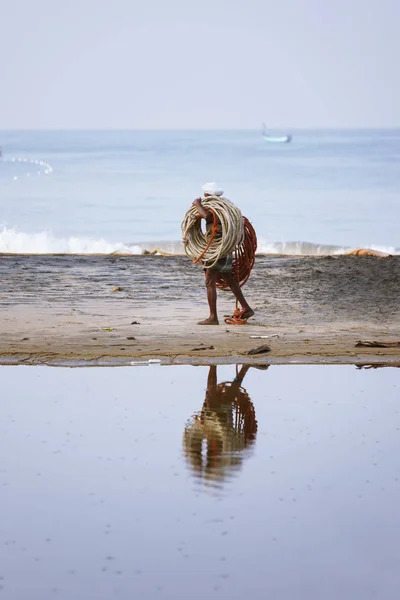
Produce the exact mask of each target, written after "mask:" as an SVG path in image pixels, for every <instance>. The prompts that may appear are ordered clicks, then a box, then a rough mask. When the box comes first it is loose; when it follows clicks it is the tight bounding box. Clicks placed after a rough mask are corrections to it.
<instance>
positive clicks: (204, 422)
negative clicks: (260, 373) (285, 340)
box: [183, 365, 268, 485]
mask: <svg viewBox="0 0 400 600" xmlns="http://www.w3.org/2000/svg"><path fill="white" fill-rule="evenodd" d="M249 368H250V365H244V366H242V367H241V368H240V369H238V368H237V372H236V377H235V378H234V380H233V381H225V382H223V383H219V384H218V383H217V367H216V366H210V371H209V374H208V379H207V391H206V397H205V400H204V404H203V408H202V410H201V411H200V412H198V413H195V414H194V415H193V417H192V418H191V419H190V420H189V421H188V422H187V423H186V426H185V432H184V436H183V445H184V452H185V457H186V460H187V462H188V464H189V465H190V467H191V469H192V471H193V474H194V475H195V476H196V477H198V478H200V479H201V480H203V482H204V483H205V484H206V485H218V483H220V482H222V481H224V480H225V479H229V478H230V477H232V476H233V475H234V474H235V472H236V471H237V470H238V469H239V468H240V467H241V465H242V461H243V458H244V456H245V455H246V454H248V452H249V449H250V448H251V446H252V445H253V444H254V442H255V439H256V434H257V420H256V415H255V411H254V406H253V404H252V402H251V400H250V397H249V395H248V393H247V391H246V390H245V389H244V387H242V381H243V379H244V377H245V375H246V373H247V371H248V370H249ZM257 368H263V369H266V368H268V365H260V366H259V365H257Z"/></svg>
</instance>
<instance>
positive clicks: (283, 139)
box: [262, 123, 292, 144]
mask: <svg viewBox="0 0 400 600" xmlns="http://www.w3.org/2000/svg"><path fill="white" fill-rule="evenodd" d="M262 136H263V138H264V140H265V141H266V142H275V143H278V144H287V143H288V142H291V141H292V136H291V134H288V135H269V134H268V132H267V127H266V125H265V123H263V128H262Z"/></svg>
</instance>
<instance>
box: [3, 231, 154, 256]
mask: <svg viewBox="0 0 400 600" xmlns="http://www.w3.org/2000/svg"><path fill="white" fill-rule="evenodd" d="M0 253H6V254H113V253H119V254H141V253H142V248H141V247H140V246H138V245H134V244H133V245H127V244H124V243H122V242H116V243H113V242H107V241H106V240H104V239H102V238H99V239H96V238H86V237H75V236H71V237H67V238H58V237H55V236H54V235H53V234H52V233H51V232H48V231H42V232H40V233H24V232H22V231H17V230H16V229H14V228H7V227H3V229H2V230H0Z"/></svg>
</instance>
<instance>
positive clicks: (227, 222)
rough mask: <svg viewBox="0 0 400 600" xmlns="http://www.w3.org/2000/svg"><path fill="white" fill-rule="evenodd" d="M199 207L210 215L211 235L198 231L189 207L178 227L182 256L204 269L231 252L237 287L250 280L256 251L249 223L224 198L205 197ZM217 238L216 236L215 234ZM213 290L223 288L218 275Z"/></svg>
mask: <svg viewBox="0 0 400 600" xmlns="http://www.w3.org/2000/svg"><path fill="white" fill-rule="evenodd" d="M202 204H203V206H204V207H205V208H206V209H208V210H210V211H211V212H212V213H213V217H214V220H213V224H212V229H211V235H209V236H207V235H205V234H204V233H203V231H202V229H201V217H200V215H199V213H198V212H197V210H196V208H195V207H194V206H192V207H191V208H190V209H189V210H188V211H187V213H186V215H185V217H184V219H183V221H182V225H181V230H182V240H183V244H184V248H185V252H186V254H187V255H188V256H189V257H190V258H191V259H192V260H193V262H194V263H197V262H199V261H200V260H201V261H202V262H203V264H204V267H205V268H207V269H209V268H211V267H213V266H214V265H215V264H216V263H217V262H218V260H220V259H221V258H223V257H225V256H226V255H227V254H230V253H233V261H232V275H233V277H234V278H235V279H236V281H237V282H238V284H239V285H240V286H243V285H244V284H245V283H246V281H247V280H248V278H249V277H250V273H251V270H252V268H253V265H254V260H255V254H256V249H257V235H256V232H255V230H254V228H253V226H252V224H251V223H250V221H249V220H248V219H247V218H246V217H243V216H242V213H241V212H240V210H239V209H238V208H237V207H236V206H235V205H234V204H233V203H232V202H231V201H230V200H228V199H226V198H223V197H221V196H207V197H206V198H203V199H202ZM219 233H220V234H221V235H217V234H219ZM216 283H217V287H218V288H219V289H227V287H228V286H227V284H226V282H225V281H224V279H223V277H222V276H219V277H218V278H217V282H216Z"/></svg>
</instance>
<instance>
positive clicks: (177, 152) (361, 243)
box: [0, 130, 400, 254]
mask: <svg viewBox="0 0 400 600" xmlns="http://www.w3.org/2000/svg"><path fill="white" fill-rule="evenodd" d="M293 134H294V135H293V141H292V143H290V144H272V143H269V144H268V143H266V142H265V141H264V139H263V137H262V136H261V135H260V133H259V132H258V131H257V130H255V131H160V132H157V131H151V132H150V131H147V132H146V131H120V132H118V131H108V132H105V131H91V132H88V131H85V132H79V131H60V132H57V131H29V132H23V131H3V132H0V146H2V149H3V157H2V159H0V252H10V253H53V252H56V253H58V252H62V253H64V252H65V253H106V254H107V253H111V252H116V251H117V252H118V251H121V252H128V253H141V252H142V251H143V250H144V249H148V250H152V249H154V248H161V249H162V250H165V251H168V252H173V253H177V252H182V245H181V242H180V224H181V221H182V218H183V216H184V213H185V212H186V210H187V209H188V208H189V207H190V204H191V202H192V200H193V199H194V198H195V197H197V196H199V195H200V194H201V185H202V184H203V183H205V182H206V181H217V183H218V184H219V185H220V186H221V187H223V188H224V190H225V195H226V196H227V197H228V198H230V199H231V200H232V201H233V202H235V203H236V204H237V205H238V206H239V207H240V208H241V210H242V212H243V214H244V215H246V216H247V217H248V218H249V219H250V221H252V223H253V225H254V226H255V228H256V231H257V234H258V239H259V245H258V251H259V252H283V253H288V254H335V253H340V252H343V251H344V250H346V249H351V248H356V247H369V248H374V249H377V250H383V251H387V252H391V253H399V252H400V235H399V227H398V223H399V221H400V130H365V131H363V130H358V131H350V130H346V131H339V130H338V131H294V132H293Z"/></svg>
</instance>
